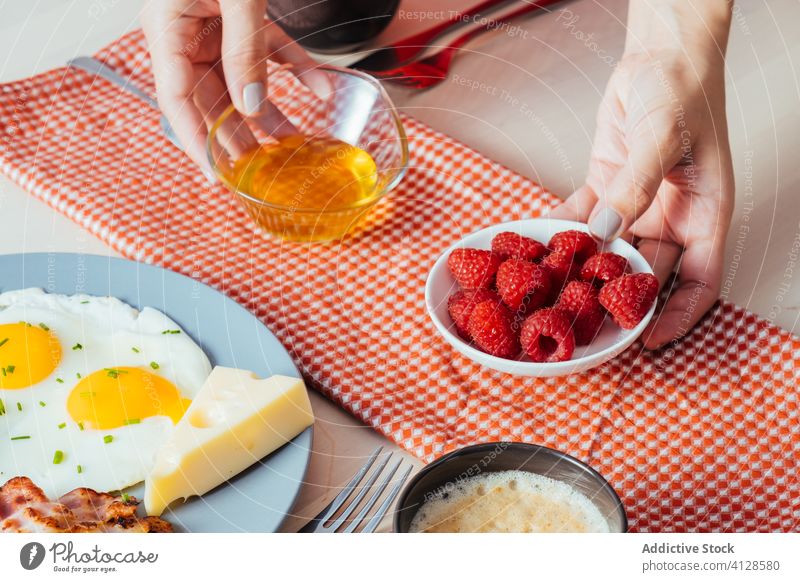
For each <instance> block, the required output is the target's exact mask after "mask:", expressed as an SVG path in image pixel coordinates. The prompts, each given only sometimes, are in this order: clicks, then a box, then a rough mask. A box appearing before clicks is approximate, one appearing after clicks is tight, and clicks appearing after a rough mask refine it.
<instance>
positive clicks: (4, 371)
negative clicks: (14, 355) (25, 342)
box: [0, 368, 6, 376]
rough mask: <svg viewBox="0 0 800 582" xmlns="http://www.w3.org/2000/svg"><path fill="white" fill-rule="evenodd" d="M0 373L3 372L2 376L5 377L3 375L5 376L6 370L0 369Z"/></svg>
mask: <svg viewBox="0 0 800 582" xmlns="http://www.w3.org/2000/svg"><path fill="white" fill-rule="evenodd" d="M0 371H2V372H3V376H5V375H6V369H5V368H0Z"/></svg>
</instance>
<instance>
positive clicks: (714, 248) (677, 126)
mask: <svg viewBox="0 0 800 582" xmlns="http://www.w3.org/2000/svg"><path fill="white" fill-rule="evenodd" d="M681 1H682V2H684V6H683V7H685V6H686V5H687V4H691V3H687V2H685V0H681ZM698 1H699V0H698ZM702 1H703V2H706V4H705V7H706V8H710V7H711V5H712V4H720V3H719V2H717V0H702ZM723 3H724V4H727V2H723ZM666 4H670V3H669V2H666V3H661V5H660V7H659V10H658V12H656V13H654V12H653V10H654V9H652V8H651V7H650V6H649V4H647V3H646V0H632V2H631V15H630V19H631V22H630V24H629V37H628V43H627V47H626V53H625V55H624V57H623V58H622V60H621V61H620V63H619V65H618V66H617V68H616V70H615V71H614V73H613V75H612V77H611V79H610V81H609V83H608V86H607V88H606V92H605V96H604V98H603V101H602V104H601V105H600V110H599V112H598V117H597V132H596V135H595V139H594V145H593V149H592V155H591V160H590V162H589V172H588V176H587V179H586V184H585V185H584V186H583V187H581V188H579V189H578V190H577V191H576V192H575V193H574V194H573V195H572V196H571V197H570V198H568V199H567V200H566V201H565V202H564V203H563V204H562V205H560V206H559V207H558V208H556V209H554V210H553V212H552V214H551V216H553V217H557V218H566V219H570V220H578V221H581V222H588V223H589V228H590V230H591V231H592V233H593V234H594V235H595V236H596V237H598V238H600V239H602V240H611V239H613V238H615V237H617V236H625V237H626V238H630V237H633V239H634V240H638V241H639V242H638V248H639V251H640V252H641V253H642V255H644V257H645V258H646V259H647V260H648V261H649V262H650V264H651V265H652V266H653V269H654V271H655V273H656V276H657V277H658V278H659V280H660V281H661V283H662V284H663V283H664V282H665V281H666V280H667V279H668V278H669V275H670V274H671V273H672V271H673V269H674V267H675V265H676V264H677V267H678V278H677V285H676V287H675V288H673V289H671V290H670V291H671V296H670V298H669V300H668V301H667V304H666V305H665V307H664V310H663V311H662V312H661V313H660V314H657V319H656V320H655V321H654V322H653V323H651V325H650V327H649V328H648V330H646V331H645V333H644V336H643V337H644V341H645V345H646V346H647V347H649V348H657V347H660V346H662V345H664V344H665V343H667V342H669V341H671V340H674V339H677V338H679V337H680V336H682V335H683V334H685V333H686V332H687V331H689V329H691V328H692V326H694V324H695V323H697V321H698V320H699V319H700V318H701V317H702V316H703V314H704V313H705V312H706V311H708V309H709V308H710V307H711V306H712V305H713V304H714V302H715V301H716V300H717V298H718V297H719V291H720V282H721V278H722V265H723V260H724V245H725V238H726V235H727V233H728V228H729V225H730V219H731V212H732V207H733V194H734V180H733V171H732V167H731V154H730V149H729V146H728V132H727V125H726V119H725V79H724V51H725V44H726V42H727V30H728V24H729V17H728V21H727V22H724V20H725V19H724V14H725V12H726V10H720V11H719V12H718V13H712V14H707V15H706V16H707V19H706V20H705V21H704V20H703V18H701V17H700V16H698V14H697V13H696V12H692V11H689V12H688V13H685V14H681V8H683V7H681V8H677V9H676V10H677V13H675V12H673V13H671V14H666V16H669V19H668V20H669V25H670V30H668V31H667V32H666V33H665V31H664V30H663V29H662V28H661V27H660V24H659V19H660V18H664V17H665V14H664V11H665V10H666V6H665V5H666ZM636 5H638V7H637V6H636ZM720 8H722V7H721V6H720ZM637 10H638V12H637ZM727 11H728V12H729V9H728V10H727ZM682 16H683V17H684V19H686V18H688V19H689V21H688V22H687V23H686V24H685V27H686V28H687V30H681V28H680V26H681V24H682V20H681V17H682ZM692 19H694V21H693V20H692ZM715 19H716V20H715ZM709 21H711V22H709ZM676 23H678V26H677V29H676V28H675V27H676ZM710 24H713V25H714V27H715V28H714V27H712V26H710ZM698 25H699V26H698ZM715 29H716V30H717V31H718V32H717V33H716V34H712V32H713V31H714V30H715ZM674 35H677V37H678V38H677V39H676V38H671V37H673V36H674Z"/></svg>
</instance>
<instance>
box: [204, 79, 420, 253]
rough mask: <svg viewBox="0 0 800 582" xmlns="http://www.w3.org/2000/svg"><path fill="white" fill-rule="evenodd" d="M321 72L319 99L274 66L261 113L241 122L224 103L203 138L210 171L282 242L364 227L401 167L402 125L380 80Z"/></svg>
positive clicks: (332, 236) (404, 161) (404, 156)
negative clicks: (324, 84) (323, 80)
mask: <svg viewBox="0 0 800 582" xmlns="http://www.w3.org/2000/svg"><path fill="white" fill-rule="evenodd" d="M319 70H321V71H323V72H324V73H325V75H326V77H327V80H328V83H329V87H328V89H329V90H328V91H324V92H322V93H323V94H322V95H320V91H319V89H318V90H317V93H315V92H313V91H311V90H310V89H309V88H308V87H306V86H305V85H303V84H302V83H300V81H298V79H297V78H296V77H295V76H294V75H292V74H291V71H289V70H287V69H285V68H282V67H276V68H275V69H274V70H271V71H270V75H269V83H268V86H269V89H268V103H267V104H266V111H265V112H264V114H262V115H260V116H257V117H247V118H245V117H243V116H241V115H239V113H238V112H237V111H236V110H235V109H234V108H233V107H232V106H230V107H228V108H227V109H226V110H225V111H224V112H223V113H222V114H221V115H220V116H219V118H218V119H217V120H216V121H215V122H214V123H213V124H212V126H211V129H210V132H209V136H208V142H207V150H208V157H209V160H210V162H211V167H212V169H213V170H214V173H215V174H216V175H217V177H218V178H219V179H220V180H221V181H222V183H223V184H225V185H226V186H227V187H228V188H229V189H230V190H231V191H233V192H234V193H235V194H236V195H237V196H238V197H239V199H240V200H241V201H242V202H243V204H244V206H245V208H246V209H247V211H248V213H249V214H250V216H251V217H252V218H253V220H255V222H256V223H257V224H258V225H259V226H260V227H261V228H262V229H264V230H265V231H267V232H268V233H270V234H272V235H275V236H278V237H280V238H282V239H286V240H292V241H302V242H320V241H331V240H340V239H342V238H344V237H346V236H354V235H356V234H358V233H359V232H361V231H363V230H364V229H365V228H368V227H369V222H370V221H369V219H368V216H369V214H370V211H371V210H372V209H373V208H374V207H375V206H376V204H378V203H379V202H380V201H381V199H383V198H384V197H385V196H386V194H388V193H389V191H391V190H392V188H394V187H395V186H397V184H398V183H399V182H400V180H401V179H402V177H403V174H404V173H405V170H406V167H407V165H408V142H407V140H406V135H405V131H404V129H403V124H402V121H401V119H400V116H399V115H398V113H397V110H396V109H395V107H394V105H393V104H392V102H391V99H390V98H389V96H388V95H387V94H386V92H385V91H384V89H383V87H381V85H380V83H379V82H378V81H377V80H376V79H375V78H373V77H371V76H369V75H367V74H365V73H361V72H359V71H354V70H350V69H343V68H340V67H335V66H331V65H324V66H321V67H320V68H319Z"/></svg>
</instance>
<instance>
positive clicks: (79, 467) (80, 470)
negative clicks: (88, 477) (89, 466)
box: [78, 465, 83, 473]
mask: <svg viewBox="0 0 800 582" xmlns="http://www.w3.org/2000/svg"><path fill="white" fill-rule="evenodd" d="M78 473H83V467H81V466H80V465H78Z"/></svg>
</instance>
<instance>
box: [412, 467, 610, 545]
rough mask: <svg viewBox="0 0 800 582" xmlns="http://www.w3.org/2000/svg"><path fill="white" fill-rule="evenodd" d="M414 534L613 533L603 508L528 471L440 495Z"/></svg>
mask: <svg viewBox="0 0 800 582" xmlns="http://www.w3.org/2000/svg"><path fill="white" fill-rule="evenodd" d="M410 531H411V532H429V533H444V532H450V533H459V532H464V533H466V532H597V533H599V532H608V531H609V527H608V522H606V520H605V518H603V515H602V514H601V513H600V510H599V509H598V508H597V506H596V505H595V504H594V503H592V502H591V500H590V499H589V498H588V497H586V496H585V495H584V494H583V493H581V492H580V491H578V490H576V489H575V488H574V487H572V486H571V485H569V484H568V483H564V482H562V481H556V480H554V479H550V478H548V477H544V476H542V475H537V474H535V473H530V472H528V471H500V472H497V473H485V474H483V475H478V476H476V477H470V478H468V479H464V480H462V481H459V482H457V483H454V484H452V485H450V486H447V487H443V488H441V489H439V490H438V491H436V492H434V493H433V495H432V496H431V498H430V499H429V500H428V501H426V502H425V503H424V504H423V505H422V506H421V507H420V509H419V511H417V514H416V515H415V516H414V519H413V521H412V522H411V527H410Z"/></svg>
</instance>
